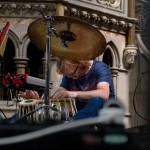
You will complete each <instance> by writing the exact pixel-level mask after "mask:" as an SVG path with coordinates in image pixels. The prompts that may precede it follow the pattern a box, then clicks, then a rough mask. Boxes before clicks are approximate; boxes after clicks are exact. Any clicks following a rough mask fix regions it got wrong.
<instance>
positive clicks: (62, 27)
mask: <svg viewBox="0 0 150 150" xmlns="http://www.w3.org/2000/svg"><path fill="white" fill-rule="evenodd" d="M51 25H52V27H53V28H54V29H55V30H56V32H51V36H50V37H51V38H50V39H51V42H50V53H51V55H54V56H57V57H61V58H66V59H74V60H76V59H77V60H89V59H94V58H96V57H97V56H99V55H101V54H102V53H103V52H104V51H105V49H106V40H105V38H104V36H103V34H102V33H101V32H100V31H98V30H97V29H96V28H94V27H92V26H91V25H89V24H87V23H85V22H83V21H80V20H78V19H74V18H71V17H65V16H54V20H53V21H52V22H51ZM55 33H56V34H55ZM56 35H57V36H58V37H57V36H56ZM28 36H29V38H30V40H31V42H32V43H33V44H34V45H36V46H37V47H38V48H39V49H41V50H43V51H45V50H46V20H45V19H44V18H40V19H37V20H35V21H33V22H32V23H31V24H30V25H29V27H28ZM60 39H61V40H63V41H68V44H67V47H63V46H62V43H61V42H60Z"/></svg>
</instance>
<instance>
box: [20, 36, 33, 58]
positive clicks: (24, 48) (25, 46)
mask: <svg viewBox="0 0 150 150" xmlns="http://www.w3.org/2000/svg"><path fill="white" fill-rule="evenodd" d="M23 41H24V42H23V46H22V55H23V57H25V58H26V57H27V51H28V46H29V44H30V42H31V41H30V39H29V37H28V35H27V34H26V35H25V36H24V37H23Z"/></svg>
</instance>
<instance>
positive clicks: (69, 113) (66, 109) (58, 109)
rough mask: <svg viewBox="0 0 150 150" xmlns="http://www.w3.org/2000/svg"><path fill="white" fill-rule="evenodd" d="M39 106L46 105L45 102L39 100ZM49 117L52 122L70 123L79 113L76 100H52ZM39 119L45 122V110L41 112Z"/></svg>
mask: <svg viewBox="0 0 150 150" xmlns="http://www.w3.org/2000/svg"><path fill="white" fill-rule="evenodd" d="M36 102H37V105H41V104H44V100H37V101H36ZM49 105H50V108H49V115H50V119H52V120H60V121H68V120H69V119H70V118H72V117H73V116H74V115H75V113H76V112H77V108H76V105H75V100H74V99H71V98H61V99H50V101H49ZM38 113H39V119H40V120H44V118H45V115H44V114H45V110H44V109H41V110H39V112H38Z"/></svg>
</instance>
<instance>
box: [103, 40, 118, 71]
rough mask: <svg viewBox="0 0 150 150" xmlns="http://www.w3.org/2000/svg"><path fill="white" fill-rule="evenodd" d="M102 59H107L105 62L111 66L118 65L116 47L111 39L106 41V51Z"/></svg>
mask: <svg viewBox="0 0 150 150" xmlns="http://www.w3.org/2000/svg"><path fill="white" fill-rule="evenodd" d="M103 61H104V62H105V61H107V64H108V65H109V66H110V67H113V68H118V67H119V66H120V57H119V53H118V49H117V47H116V45H115V44H114V43H113V42H112V41H110V42H108V43H107V47H106V51H105V52H104V54H103Z"/></svg>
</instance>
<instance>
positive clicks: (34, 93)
mask: <svg viewBox="0 0 150 150" xmlns="http://www.w3.org/2000/svg"><path fill="white" fill-rule="evenodd" d="M18 97H22V98H24V99H39V94H38V93H37V91H32V90H26V91H25V92H19V94H18Z"/></svg>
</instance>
